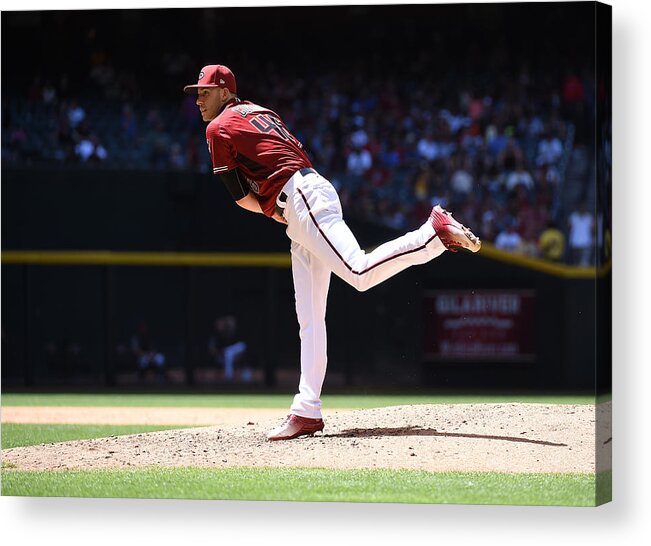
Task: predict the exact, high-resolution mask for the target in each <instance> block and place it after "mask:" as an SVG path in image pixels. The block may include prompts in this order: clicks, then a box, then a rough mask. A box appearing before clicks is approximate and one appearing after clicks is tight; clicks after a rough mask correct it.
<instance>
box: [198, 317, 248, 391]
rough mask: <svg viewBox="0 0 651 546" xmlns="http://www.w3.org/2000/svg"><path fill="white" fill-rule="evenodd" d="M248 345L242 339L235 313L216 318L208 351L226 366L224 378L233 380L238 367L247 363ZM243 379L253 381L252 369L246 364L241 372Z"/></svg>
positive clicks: (221, 364)
mask: <svg viewBox="0 0 651 546" xmlns="http://www.w3.org/2000/svg"><path fill="white" fill-rule="evenodd" d="M246 350H247V345H246V343H245V342H244V341H243V340H242V338H241V336H240V333H239V332H238V328H237V319H236V318H235V317H234V316H233V315H225V316H222V317H219V318H217V319H216V320H215V323H214V331H213V333H212V335H211V336H210V339H209V340H208V353H209V354H210V356H211V357H212V358H213V359H214V361H215V363H216V364H217V365H218V366H220V367H223V368H224V379H225V380H226V381H227V382H229V383H230V382H232V381H233V379H234V378H235V369H236V367H238V366H240V365H242V364H246V362H245V356H246ZM241 376H242V381H244V382H245V383H248V382H249V381H251V369H250V368H249V367H248V366H244V367H243V368H242V372H241Z"/></svg>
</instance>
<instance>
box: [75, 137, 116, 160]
mask: <svg viewBox="0 0 651 546" xmlns="http://www.w3.org/2000/svg"><path fill="white" fill-rule="evenodd" d="M75 153H76V154H77V156H78V157H79V159H80V160H81V162H82V163H85V162H91V163H101V162H102V161H104V160H105V159H106V157H107V156H108V153H107V151H106V148H104V146H103V145H102V143H101V142H100V141H99V138H98V137H97V135H96V134H95V133H91V134H90V135H88V136H87V137H83V138H82V139H81V140H80V141H79V143H78V144H77V146H76V147H75Z"/></svg>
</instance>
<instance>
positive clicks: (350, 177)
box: [2, 50, 595, 265]
mask: <svg viewBox="0 0 651 546" xmlns="http://www.w3.org/2000/svg"><path fill="white" fill-rule="evenodd" d="M427 55H428V54H427V53H423V54H422V58H420V59H418V60H416V61H415V62H414V66H415V67H417V66H418V65H419V63H420V66H427V64H428V62H429V59H428V58H427ZM226 61H227V60H224V62H226ZM165 64H166V66H167V67H168V73H167V74H166V77H167V79H168V81H173V82H176V85H177V86H178V90H179V94H178V97H176V98H173V97H172V96H171V95H170V94H167V95H165V96H159V97H154V98H153V99H152V97H147V98H146V100H145V97H143V95H144V90H145V87H146V84H145V83H144V82H142V81H140V80H139V79H138V78H137V76H136V75H135V74H134V73H132V72H129V71H125V70H118V69H117V68H116V67H115V66H114V65H113V64H112V63H111V61H110V57H108V56H107V55H106V54H104V53H103V52H102V51H101V50H96V51H93V52H92V54H91V62H90V70H89V71H88V73H87V75H86V76H85V80H84V81H82V82H81V84H79V85H76V84H75V82H74V81H71V80H70V79H69V78H68V77H67V76H66V75H65V74H64V75H63V76H61V77H60V78H59V79H58V81H52V80H51V79H48V78H47V77H44V76H42V75H36V76H35V77H34V78H33V80H32V81H31V83H30V84H29V86H28V87H27V88H26V89H25V90H24V93H22V94H19V95H14V94H10V95H7V94H6V93H3V97H2V165H3V168H4V167H15V166H28V165H42V164H45V165H48V166H55V165H59V166H61V167H64V168H91V169H95V168H115V169H156V170H166V169H171V170H187V171H198V172H206V173H208V172H210V158H209V155H208V151H207V149H206V146H205V144H204V142H203V139H202V138H201V133H202V126H203V124H202V122H201V120H200V117H199V115H198V112H197V108H196V106H195V104H194V99H193V97H192V96H188V95H183V94H182V93H181V87H182V85H183V84H184V83H187V82H186V80H187V79H188V78H190V79H193V77H194V74H195V72H196V71H197V67H196V66H195V65H196V61H194V60H193V59H191V58H190V57H189V56H187V55H183V54H177V55H170V56H169V57H168V58H167V59H165ZM227 64H229V63H227ZM237 64H238V63H237V62H236V63H235V66H233V65H231V66H232V68H233V69H234V72H235V73H236V75H238V69H237ZM249 64H250V63H249ZM279 72H280V71H279V70H277V67H275V66H274V65H273V64H265V65H260V66H254V67H250V66H249V67H247V71H246V76H245V77H242V78H240V96H241V97H242V98H244V99H249V100H252V101H254V102H259V103H261V104H264V105H266V106H269V107H270V108H272V109H274V110H275V111H276V112H278V114H279V115H280V116H281V117H282V118H283V119H284V121H285V122H286V124H287V125H288V126H289V128H290V129H291V130H292V132H293V133H294V134H295V135H296V136H297V138H298V139H299V140H301V141H302V142H303V144H304V146H305V148H306V149H307V151H308V153H309V154H310V156H311V158H312V160H313V162H314V164H315V167H316V168H317V169H318V170H319V171H320V172H322V173H323V174H324V175H326V176H327V177H329V179H330V180H331V181H332V182H333V184H334V185H335V186H336V187H337V189H338V190H339V192H340V196H341V199H342V203H343V206H344V211H345V214H346V215H350V216H353V217H355V218H357V219H361V220H365V221H369V222H375V223H379V224H383V225H386V226H390V227H393V228H396V229H398V230H405V229H410V228H415V227H416V226H418V225H419V224H420V223H422V222H423V221H424V220H425V219H426V218H427V216H428V214H429V211H430V209H431V206H432V204H433V203H436V202H440V203H441V204H442V205H443V206H444V207H446V208H449V209H451V210H453V211H454V213H455V216H456V217H457V218H459V220H460V221H462V222H463V223H465V224H467V225H470V226H472V227H473V230H474V231H475V232H476V233H478V234H479V236H480V237H481V238H482V240H484V241H488V242H492V243H494V244H495V246H496V247H497V248H501V249H503V250H506V251H509V252H517V253H521V254H527V255H530V256H538V257H544V258H546V259H549V260H554V261H569V262H570V263H577V264H578V263H581V264H582V265H586V264H589V263H593V262H592V260H593V257H588V258H586V257H585V256H584V255H583V254H582V255H581V258H580V259H579V258H576V259H575V258H574V253H573V252H571V249H570V248H569V246H568V245H567V244H566V242H569V240H570V238H571V236H572V234H571V232H570V230H571V229H573V228H572V227H571V225H570V224H569V223H568V220H569V219H570V218H571V217H572V213H574V212H576V211H577V210H578V209H579V208H580V205H581V204H582V203H584V202H585V201H586V200H587V198H588V196H589V192H588V190H589V185H590V184H592V183H593V180H592V179H591V178H590V176H584V177H583V178H579V179H570V178H569V177H568V176H567V172H568V165H569V163H570V162H571V158H572V152H573V150H575V149H576V148H577V147H583V148H584V149H589V148H590V147H589V146H587V144H588V143H589V142H590V139H592V138H594V135H593V134H592V133H591V132H590V128H589V127H590V123H589V122H588V120H589V115H590V112H592V111H593V110H594V105H595V96H594V93H593V92H592V90H593V88H594V82H593V81H591V80H590V77H589V76H587V75H586V73H585V71H581V70H580V69H579V70H569V69H568V70H566V71H565V73H564V74H563V75H562V76H560V77H559V76H556V77H554V74H549V73H536V74H534V73H533V72H531V71H530V70H529V69H528V68H527V66H526V65H523V66H522V67H521V69H520V70H519V72H518V73H516V74H510V75H508V77H507V76H506V75H503V76H501V77H500V78H496V79H495V81H491V79H490V77H489V75H488V74H483V75H481V77H478V78H477V82H478V83H477V84H474V85H473V84H468V83H467V81H466V80H463V79H458V80H456V81H455V80H454V79H450V78H451V77H450V78H442V79H441V80H440V81H437V80H436V78H434V77H433V76H427V77H422V78H420V79H419V78H418V77H417V76H416V69H414V77H412V78H403V77H398V76H395V77H391V76H390V75H383V76H382V77H377V76H374V77H370V78H369V77H367V76H364V71H363V70H362V69H361V67H359V66H356V65H355V64H353V65H350V66H348V67H346V68H345V69H340V68H333V69H330V70H325V71H322V72H321V73H319V74H316V75H315V76H314V78H310V79H309V82H308V78H307V77H305V76H303V77H301V76H296V75H293V77H288V75H287V74H284V75H283V76H282V77H281V76H280V75H279ZM251 90H252V91H251ZM569 184H574V185H575V186H576V185H578V187H574V189H573V191H572V192H571V194H572V195H576V196H577V199H576V200H575V202H572V203H568V202H567V199H565V198H564V195H566V194H567V192H568V190H569V189H570V188H568V185H569ZM575 209H576V210H575ZM588 210H589V209H588ZM585 212H586V211H585V210H583V213H585ZM588 214H589V215H591V213H590V212H588ZM594 223H595V221H594V218H592V219H591V220H590V219H588V220H586V221H584V222H583V224H582V228H583V229H584V231H585V229H587V235H586V234H584V236H587V237H594V230H595V226H594ZM550 230H551V231H550ZM550 232H553V233H554V234H555V236H551V237H550ZM541 237H542V238H543V239H544V240H545V241H546V243H545V244H543V243H542V242H541ZM549 241H551V243H550V242H549ZM550 245H551V246H550ZM579 260H580V261H579ZM586 260H587V261H586Z"/></svg>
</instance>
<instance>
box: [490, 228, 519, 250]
mask: <svg viewBox="0 0 651 546" xmlns="http://www.w3.org/2000/svg"><path fill="white" fill-rule="evenodd" d="M521 246H522V238H521V237H520V235H518V232H517V231H510V232H509V231H501V232H500V233H499V234H498V235H497V237H495V248H499V249H500V250H504V251H506V252H518V251H519V250H520V247H521Z"/></svg>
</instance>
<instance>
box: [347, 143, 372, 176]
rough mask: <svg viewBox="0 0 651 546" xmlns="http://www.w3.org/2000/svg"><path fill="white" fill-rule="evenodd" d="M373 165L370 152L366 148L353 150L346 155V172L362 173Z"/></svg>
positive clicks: (359, 174)
mask: <svg viewBox="0 0 651 546" xmlns="http://www.w3.org/2000/svg"><path fill="white" fill-rule="evenodd" d="M372 165H373V158H372V156H371V153H370V152H369V151H368V150H366V149H363V150H359V151H357V150H353V151H352V152H350V154H349V155H348V160H347V168H348V172H349V173H351V174H355V175H358V176H361V175H363V174H364V173H365V172H366V171H368V170H369V169H370V168H371V166H372Z"/></svg>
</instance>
